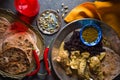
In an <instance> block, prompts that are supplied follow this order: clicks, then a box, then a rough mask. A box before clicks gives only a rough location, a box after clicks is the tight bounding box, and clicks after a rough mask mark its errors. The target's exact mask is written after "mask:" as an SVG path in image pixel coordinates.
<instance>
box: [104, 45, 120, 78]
mask: <svg viewBox="0 0 120 80" xmlns="http://www.w3.org/2000/svg"><path fill="white" fill-rule="evenodd" d="M104 48H105V50H106V53H107V54H106V56H105V58H104V60H103V61H102V71H103V72H104V75H105V79H104V80H112V79H114V78H115V77H116V76H117V75H118V74H120V56H119V55H118V54H117V53H115V52H114V51H113V50H112V49H110V48H107V47H104Z"/></svg>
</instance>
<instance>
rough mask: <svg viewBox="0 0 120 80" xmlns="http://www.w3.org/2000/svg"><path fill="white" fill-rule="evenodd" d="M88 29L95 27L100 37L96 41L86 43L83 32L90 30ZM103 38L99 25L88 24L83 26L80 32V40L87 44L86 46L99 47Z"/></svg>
mask: <svg viewBox="0 0 120 80" xmlns="http://www.w3.org/2000/svg"><path fill="white" fill-rule="evenodd" d="M88 27H93V28H95V29H96V30H97V32H98V37H97V39H96V40H95V41H93V42H86V41H85V40H84V39H83V37H82V33H83V31H84V30H85V29H86V28H88ZM101 38H102V30H101V28H100V26H98V25H97V24H86V25H85V26H83V27H82V28H81V30H80V40H81V42H82V43H83V44H85V45H86V46H95V45H97V44H98V43H99V42H100V41H101Z"/></svg>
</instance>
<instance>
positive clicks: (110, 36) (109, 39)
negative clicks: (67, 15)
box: [51, 18, 120, 80]
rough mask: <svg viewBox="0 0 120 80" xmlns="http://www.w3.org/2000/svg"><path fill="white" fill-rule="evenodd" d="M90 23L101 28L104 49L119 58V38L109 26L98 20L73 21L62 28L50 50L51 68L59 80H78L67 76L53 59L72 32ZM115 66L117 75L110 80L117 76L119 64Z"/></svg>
mask: <svg viewBox="0 0 120 80" xmlns="http://www.w3.org/2000/svg"><path fill="white" fill-rule="evenodd" d="M91 22H94V23H97V24H99V25H100V27H101V28H102V33H103V34H102V35H103V37H104V38H105V40H106V43H103V45H104V47H108V48H110V49H111V50H113V51H115V53H116V54H118V55H119V58H120V49H119V48H120V38H119V37H118V35H117V33H116V32H115V31H114V30H113V29H112V28H111V27H110V26H109V25H107V24H105V23H103V22H101V21H99V20H95V19H90V18H87V19H82V20H77V21H74V22H72V23H69V24H67V25H66V26H64V28H62V30H61V31H60V32H59V33H58V35H57V36H56V38H55V40H54V42H53V45H52V48H51V62H52V66H53V69H54V70H55V73H56V74H57V76H58V77H59V79H60V80H78V78H77V77H76V76H75V75H72V76H67V75H66V73H65V71H64V70H63V68H61V66H60V65H59V64H58V63H57V62H56V60H55V58H56V57H57V56H58V53H59V48H60V45H61V43H62V42H63V41H67V40H69V38H70V37H71V35H72V33H73V31H75V30H80V29H81V27H82V26H84V25H86V24H87V23H91ZM119 62H120V59H119ZM117 66H118V67H116V69H117V73H116V74H115V75H114V76H113V77H112V79H113V78H114V77H115V76H117V75H118V74H119V71H120V69H119V66H120V63H119V64H118V65H117Z"/></svg>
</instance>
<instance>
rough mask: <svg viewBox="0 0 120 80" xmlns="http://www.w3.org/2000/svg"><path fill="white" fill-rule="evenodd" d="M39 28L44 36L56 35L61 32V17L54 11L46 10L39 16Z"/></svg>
mask: <svg viewBox="0 0 120 80" xmlns="http://www.w3.org/2000/svg"><path fill="white" fill-rule="evenodd" d="M37 26H38V29H39V30H40V31H41V32H42V33H44V34H47V35H51V34H54V33H56V32H58V31H59V30H60V27H61V17H60V16H59V14H57V12H56V11H54V10H51V9H48V10H45V11H43V12H42V13H41V14H40V15H39V16H38V19H37Z"/></svg>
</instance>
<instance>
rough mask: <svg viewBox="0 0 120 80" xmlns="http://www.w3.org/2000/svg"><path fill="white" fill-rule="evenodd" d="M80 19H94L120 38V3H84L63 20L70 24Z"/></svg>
mask: <svg viewBox="0 0 120 80" xmlns="http://www.w3.org/2000/svg"><path fill="white" fill-rule="evenodd" d="M82 18H94V19H98V20H101V21H103V22H105V23H107V24H108V25H110V26H111V27H112V28H113V29H114V30H115V31H116V32H117V33H118V35H119V37H120V2H117V3H116V2H110V1H106V2H101V1H95V2H85V3H82V4H80V5H78V6H76V7H75V8H74V9H72V10H71V11H70V13H69V14H68V15H67V16H66V17H65V18H64V20H65V21H66V22H72V21H74V20H77V19H82Z"/></svg>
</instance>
